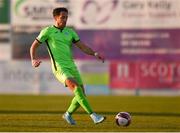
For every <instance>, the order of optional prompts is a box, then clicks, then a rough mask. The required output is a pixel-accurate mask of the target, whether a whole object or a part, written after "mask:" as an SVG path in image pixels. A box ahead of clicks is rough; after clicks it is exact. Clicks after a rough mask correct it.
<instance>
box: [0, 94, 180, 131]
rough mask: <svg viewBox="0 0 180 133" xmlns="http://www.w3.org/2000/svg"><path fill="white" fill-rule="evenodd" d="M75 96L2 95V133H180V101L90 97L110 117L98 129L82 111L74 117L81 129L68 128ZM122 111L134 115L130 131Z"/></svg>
mask: <svg viewBox="0 0 180 133" xmlns="http://www.w3.org/2000/svg"><path fill="white" fill-rule="evenodd" d="M71 98H72V97H71V96H31V95H24V96H18V95H0V131H1V132H2V131H3V132H14V131H17V132H21V131H24V132H28V131H31V132H32V131H42V132H46V131H48V132H53V131H56V132H65V131H66V132H67V131H70V132H75V131H76V132H83V131H86V132H92V131H96V132H111V131H113V132H128V131H143V132H150V131H153V132H156V131H162V132H166V131H176V132H179V131H180V97H143V96H139V97H138V96H88V99H89V101H90V103H91V105H92V107H93V109H94V110H95V111H97V112H99V113H100V114H103V115H105V116H106V117H107V119H106V121H105V122H103V123H101V124H98V125H95V124H93V122H92V121H91V120H90V118H89V116H88V115H87V114H86V113H85V112H84V111H83V110H82V109H79V110H78V111H77V112H76V113H75V114H74V115H73V117H74V119H75V120H76V122H77V125H75V126H71V125H68V124H67V123H66V122H65V121H64V120H63V119H62V118H61V116H62V114H63V113H64V112H65V110H66V109H67V108H68V105H69V103H70V101H71ZM120 111H128V112H130V114H131V115H132V123H131V125H130V126H128V127H119V126H117V125H116V124H115V120H114V117H115V115H116V114H117V113H118V112H120Z"/></svg>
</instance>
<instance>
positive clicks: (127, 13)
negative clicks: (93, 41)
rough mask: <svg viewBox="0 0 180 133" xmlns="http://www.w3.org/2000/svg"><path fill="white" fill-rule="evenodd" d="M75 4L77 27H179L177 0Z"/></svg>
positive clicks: (91, 0) (78, 0) (79, 0)
mask: <svg viewBox="0 0 180 133" xmlns="http://www.w3.org/2000/svg"><path fill="white" fill-rule="evenodd" d="M72 2H73V0H72ZM74 6H75V7H76V8H75V9H76V10H75V11H74V12H75V15H74V16H75V20H76V24H75V26H76V27H77V28H78V29H157V28H179V27H180V1H179V0H102V1H101V0H76V2H75V3H74ZM174 20H175V21H174ZM164 22H165V23H164Z"/></svg>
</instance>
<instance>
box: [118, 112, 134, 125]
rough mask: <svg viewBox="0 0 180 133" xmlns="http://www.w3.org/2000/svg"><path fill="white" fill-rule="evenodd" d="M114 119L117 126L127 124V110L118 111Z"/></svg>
mask: <svg viewBox="0 0 180 133" xmlns="http://www.w3.org/2000/svg"><path fill="white" fill-rule="evenodd" d="M115 120H116V124H117V125H118V126H129V124H130V123H131V115H130V114H129V113H128V112H119V113H118V114H117V115H116V117H115Z"/></svg>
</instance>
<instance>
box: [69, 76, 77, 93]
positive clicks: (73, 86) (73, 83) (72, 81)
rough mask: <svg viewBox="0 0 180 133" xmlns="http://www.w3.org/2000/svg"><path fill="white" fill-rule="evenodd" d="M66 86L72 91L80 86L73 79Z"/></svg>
mask: <svg viewBox="0 0 180 133" xmlns="http://www.w3.org/2000/svg"><path fill="white" fill-rule="evenodd" d="M66 85H67V86H68V87H69V88H70V89H72V90H73V89H75V88H76V87H77V86H78V84H77V82H76V81H75V80H74V79H71V78H70V79H67V80H66Z"/></svg>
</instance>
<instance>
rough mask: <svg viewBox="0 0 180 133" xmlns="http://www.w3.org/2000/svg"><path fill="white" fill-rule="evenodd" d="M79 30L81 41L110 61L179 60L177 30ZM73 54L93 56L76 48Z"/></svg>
mask: <svg viewBox="0 0 180 133" xmlns="http://www.w3.org/2000/svg"><path fill="white" fill-rule="evenodd" d="M78 33H79V35H80V37H81V40H83V41H84V42H86V43H87V44H88V45H89V46H90V47H91V48H93V49H94V50H96V51H98V52H100V53H102V54H103V55H104V56H105V57H106V59H109V60H111V59H121V60H142V59H146V60H153V59H155V58H156V59H164V60H172V59H173V60H179V59H180V56H179V55H180V47H179V46H180V38H179V36H180V29H161V30H160V29H156V30H155V29H154V30H147V29H142V30H140V29H139V30H135V29H131V30H79V31H78ZM74 53H75V57H76V58H80V59H93V57H91V56H87V55H85V54H84V53H82V52H79V50H78V49H77V48H74Z"/></svg>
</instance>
